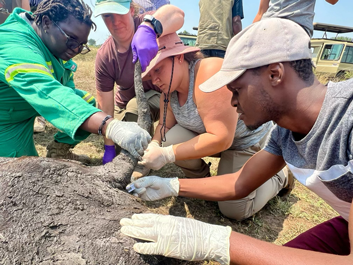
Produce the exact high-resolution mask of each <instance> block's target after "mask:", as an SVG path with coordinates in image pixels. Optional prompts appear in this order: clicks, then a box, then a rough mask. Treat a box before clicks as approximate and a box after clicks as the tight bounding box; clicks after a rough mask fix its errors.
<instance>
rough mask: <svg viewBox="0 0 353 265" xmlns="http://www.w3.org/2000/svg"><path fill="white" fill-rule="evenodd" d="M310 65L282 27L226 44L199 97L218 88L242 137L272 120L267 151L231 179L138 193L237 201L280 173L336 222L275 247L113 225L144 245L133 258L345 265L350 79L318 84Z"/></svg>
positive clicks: (219, 233) (271, 25)
mask: <svg viewBox="0 0 353 265" xmlns="http://www.w3.org/2000/svg"><path fill="white" fill-rule="evenodd" d="M310 57H311V53H310V49H309V36H308V34H307V33H306V32H305V31H304V30H303V29H302V28H301V27H300V26H299V25H298V24H296V23H294V22H292V21H290V20H286V19H279V18H270V19H267V20H263V21H260V22H257V23H255V24H253V25H251V26H249V27H248V28H246V29H245V30H244V31H242V32H241V33H239V34H238V35H237V36H235V37H234V38H233V39H232V40H231V42H230V43H229V45H228V49H227V52H226V55H225V59H224V62H223V66H222V68H221V70H220V71H219V72H218V73H217V74H215V75H214V76H213V77H211V78H210V79H209V80H207V81H206V82H205V83H203V84H202V85H200V89H201V90H202V91H204V92H206V93H207V92H212V91H215V90H217V89H218V88H220V87H222V86H224V85H227V87H228V89H229V90H230V91H232V93H233V97H232V99H231V104H232V105H233V106H234V107H236V108H237V110H238V112H239V113H240V116H239V118H240V119H242V120H243V121H244V123H245V124H246V125H247V126H248V127H250V128H256V127H258V126H260V125H261V124H263V123H265V122H267V121H270V120H273V121H275V122H276V124H277V125H276V127H275V128H274V130H273V131H272V134H271V138H270V139H269V142H268V144H267V146H266V147H265V148H264V149H263V150H261V151H259V152H258V153H257V154H256V155H254V156H253V157H252V158H250V159H249V160H248V161H247V163H246V164H245V165H244V166H243V168H242V169H240V170H239V171H238V172H236V173H234V174H228V175H222V176H216V177H210V178H203V179H179V180H176V179H175V178H174V179H172V180H171V181H167V180H166V181H164V182H163V183H162V182H160V183H151V185H149V186H145V187H144V190H140V193H145V194H146V196H157V195H158V196H160V194H162V193H163V194H166V196H165V197H168V196H171V195H170V194H174V196H175V195H176V194H177V195H179V196H188V197H191V196H192V197H194V198H199V199H205V200H216V201H217V200H220V199H219V197H221V196H223V197H222V199H223V200H236V199H240V198H242V197H245V196H247V195H248V194H249V193H250V192H252V191H254V190H256V189H257V188H258V187H259V186H260V185H262V184H263V183H264V182H265V181H267V180H268V179H270V178H271V177H272V176H273V175H274V174H275V173H276V172H278V171H279V170H281V169H282V168H283V167H284V166H285V165H286V164H287V166H288V167H289V168H290V170H291V171H292V173H293V174H294V176H295V177H296V179H297V180H298V181H299V182H301V183H302V184H303V185H305V186H307V187H308V188H309V189H310V190H312V191H313V192H315V193H316V194H317V195H319V196H320V197H321V198H323V199H324V200H325V201H326V202H327V203H328V204H329V205H330V206H331V207H332V208H333V209H335V210H336V211H337V212H338V213H339V215H340V216H338V217H336V218H333V219H331V220H328V221H326V222H324V223H322V224H319V225H317V226H316V227H314V228H312V229H310V230H308V231H306V232H304V233H303V234H301V235H299V236H298V237H297V238H295V239H293V240H291V241H290V242H288V243H287V244H285V246H286V247H281V246H276V245H274V244H271V243H266V242H262V241H260V240H257V239H254V238H251V237H248V236H245V235H242V234H240V233H237V232H235V231H231V229H230V227H223V226H218V225H211V224H206V223H203V222H199V221H196V220H192V219H187V218H181V217H173V216H163V215H155V214H138V215H134V216H133V217H132V218H131V219H127V218H124V219H122V220H121V224H122V230H121V231H122V233H124V234H126V235H129V236H132V237H135V238H140V239H144V240H147V241H152V242H150V243H137V244H135V246H134V249H135V250H136V251H137V252H139V253H142V254H157V255H165V256H169V257H175V258H180V259H185V260H202V259H213V260H216V261H218V262H220V264H230V263H232V264H287V265H290V264H310V265H311V264H320V265H322V264H340V265H342V264H347V265H348V264H353V254H351V253H352V248H353V244H350V241H349V232H348V229H349V230H350V233H351V234H350V236H351V240H352V237H353V233H352V231H353V207H352V199H353V129H352V128H353V104H351V102H352V100H351V99H352V98H353V79H351V80H347V81H344V82H340V83H332V82H330V83H328V84H327V85H323V84H321V83H320V82H319V81H318V80H317V79H316V77H315V75H314V74H313V71H312V64H311V59H310ZM234 122H236V121H234ZM169 180H170V179H169ZM135 188H136V190H139V189H140V187H138V186H137V185H135ZM349 216H350V217H349ZM349 218H350V222H349Z"/></svg>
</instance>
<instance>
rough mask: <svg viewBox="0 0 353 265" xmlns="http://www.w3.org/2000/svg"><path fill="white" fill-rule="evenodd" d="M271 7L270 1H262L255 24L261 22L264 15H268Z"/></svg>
mask: <svg viewBox="0 0 353 265" xmlns="http://www.w3.org/2000/svg"><path fill="white" fill-rule="evenodd" d="M269 6H270V0H260V6H259V11H258V12H257V14H256V16H255V18H254V21H253V23H255V22H258V21H260V20H261V18H262V16H263V14H265V13H266V11H267V9H268V7H269Z"/></svg>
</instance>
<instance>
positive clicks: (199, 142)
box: [173, 133, 233, 160]
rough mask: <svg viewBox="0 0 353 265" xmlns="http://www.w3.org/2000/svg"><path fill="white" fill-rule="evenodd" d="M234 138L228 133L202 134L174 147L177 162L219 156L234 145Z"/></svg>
mask: <svg viewBox="0 0 353 265" xmlns="http://www.w3.org/2000/svg"><path fill="white" fill-rule="evenodd" d="M232 140H233V137H229V136H228V135H227V133H224V134H223V135H214V134H211V133H203V134H200V135H198V136H196V137H194V138H192V139H191V140H189V141H187V142H184V143H180V144H176V145H174V146H173V150H174V154H175V160H189V159H197V158H202V157H206V156H210V155H214V154H218V153H220V152H222V151H224V150H226V149H228V148H229V146H230V145H231V144H232Z"/></svg>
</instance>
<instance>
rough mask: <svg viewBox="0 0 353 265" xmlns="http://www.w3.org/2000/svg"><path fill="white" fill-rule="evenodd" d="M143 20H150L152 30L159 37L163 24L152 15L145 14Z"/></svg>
mask: <svg viewBox="0 0 353 265" xmlns="http://www.w3.org/2000/svg"><path fill="white" fill-rule="evenodd" d="M143 21H144V22H150V23H151V25H152V26H153V29H154V32H156V35H157V38H159V37H160V36H161V35H162V33H163V26H162V23H161V22H160V21H159V20H158V19H155V18H154V17H153V16H152V15H145V16H144V18H143Z"/></svg>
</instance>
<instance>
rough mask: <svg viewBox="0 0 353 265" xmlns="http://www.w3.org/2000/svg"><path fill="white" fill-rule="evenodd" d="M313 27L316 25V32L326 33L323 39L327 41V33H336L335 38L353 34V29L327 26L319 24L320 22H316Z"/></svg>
mask: <svg viewBox="0 0 353 265" xmlns="http://www.w3.org/2000/svg"><path fill="white" fill-rule="evenodd" d="M313 25H314V30H319V31H324V36H323V38H326V39H327V32H333V33H336V37H335V38H337V36H338V34H340V33H350V32H353V28H352V27H346V26H339V25H332V24H325V23H318V22H314V23H313Z"/></svg>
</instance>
